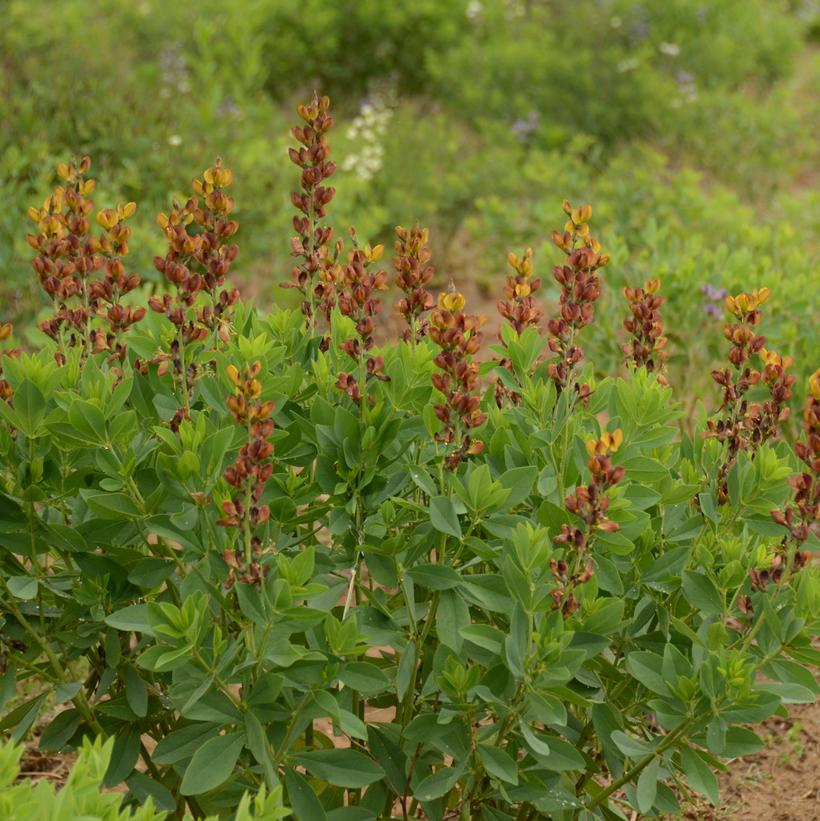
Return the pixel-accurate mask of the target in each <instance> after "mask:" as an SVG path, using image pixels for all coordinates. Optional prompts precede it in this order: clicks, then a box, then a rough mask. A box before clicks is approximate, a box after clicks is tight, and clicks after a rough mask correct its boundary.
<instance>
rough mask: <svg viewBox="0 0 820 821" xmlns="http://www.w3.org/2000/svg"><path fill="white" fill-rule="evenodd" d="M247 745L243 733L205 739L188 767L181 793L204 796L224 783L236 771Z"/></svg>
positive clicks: (183, 778)
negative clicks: (237, 763) (240, 754)
mask: <svg viewBox="0 0 820 821" xmlns="http://www.w3.org/2000/svg"><path fill="white" fill-rule="evenodd" d="M244 745H245V734H244V733H226V734H225V735H218V736H216V737H215V738H211V739H209V740H208V741H206V742H205V743H204V744H203V745H202V746H201V747H199V748H198V749H197V751H196V752H195V753H194V757H193V758H192V759H191V763H190V764H189V765H188V766H187V767H186V768H185V775H184V776H183V777H182V784H181V785H180V787H179V791H180V793H182V795H202V793H205V792H208V791H209V790H213V789H215V788H216V787H218V786H219V785H220V784H224V783H225V782H226V781H227V780H228V779H229V778H230V777H231V775H232V774H233V771H234V768H235V767H236V762H237V761H238V760H239V753H241V752H242V747H243V746H244Z"/></svg>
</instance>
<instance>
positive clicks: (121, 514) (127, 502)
mask: <svg viewBox="0 0 820 821" xmlns="http://www.w3.org/2000/svg"><path fill="white" fill-rule="evenodd" d="M80 495H81V496H82V497H83V499H85V503H86V504H87V505H88V507H89V508H90V509H91V511H92V512H93V513H96V514H97V515H98V516H99V517H100V518H101V519H111V520H113V521H121V520H123V519H138V518H139V517H140V516H141V515H142V514H141V513H140V511H139V510H138V509H137V506H136V505H135V504H134V503H133V502H132V501H131V498H130V497H129V496H126V495H125V494H124V493H107V492H105V491H97V490H81V491H80Z"/></svg>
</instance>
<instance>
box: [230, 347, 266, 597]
mask: <svg viewBox="0 0 820 821" xmlns="http://www.w3.org/2000/svg"><path fill="white" fill-rule="evenodd" d="M261 370H262V364H261V362H254V363H253V365H246V366H245V368H244V370H243V371H240V370H239V369H238V368H237V367H236V366H235V365H229V366H228V368H227V374H228V379H229V380H230V382H231V384H232V385H233V389H234V390H233V394H232V395H231V396H230V397H228V400H227V405H228V409H229V410H230V412H231V415H232V416H233V418H234V420H235V421H236V422H237V424H239V425H241V426H242V427H244V428H245V429H246V430H247V441H246V442H245V444H244V445H242V448H241V449H240V451H239V455H238V456H237V457H236V459H235V460H234V462H233V464H231V465H229V466H228V467H227V468H226V469H225V474H224V475H225V481H227V483H228V484H229V485H230V486H231V487H232V488H233V492H232V493H231V495H230V497H229V498H228V499H226V500H225V501H224V502H223V503H222V512H223V514H224V517H223V518H222V519H219V520H218V522H217V524H218V525H220V526H222V527H227V528H236V529H237V530H238V531H239V533H240V534H241V537H242V540H243V541H242V542H239V543H238V544H236V545H235V546H234V547H232V548H229V549H228V550H226V551H225V552H224V553H223V558H224V560H225V562H226V564H227V565H228V569H229V576H228V586H231V585H233V583H234V582H235V581H237V580H239V581H243V582H245V583H247V584H255V583H257V582H259V581H261V580H262V578H264V568H262V566H261V565H260V563H259V559H260V556H261V553H262V542H261V540H260V538H259V537H258V536H257V535H255V534H254V532H253V531H254V529H255V528H257V527H260V526H261V525H263V524H264V523H265V522H266V521H267V520H268V519H269V518H270V508H269V507H268V506H267V505H263V504H259V502H260V500H261V498H262V494H263V493H264V492H265V486H266V484H267V482H268V480H269V479H270V477H271V476H272V475H273V445H272V444H271V442H269V441H268V440H269V439H270V436H271V434H272V433H273V420H272V419H271V415H272V414H273V410H274V404H273V402H272V401H271V400H262V399H261V398H260V397H261V395H262V385H261V383H260V382H259V380H258V378H257V377H258V376H259V374H260V372H261Z"/></svg>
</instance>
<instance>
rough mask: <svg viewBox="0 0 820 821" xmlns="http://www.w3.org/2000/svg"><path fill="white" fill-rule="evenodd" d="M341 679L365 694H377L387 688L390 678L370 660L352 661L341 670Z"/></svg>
mask: <svg viewBox="0 0 820 821" xmlns="http://www.w3.org/2000/svg"><path fill="white" fill-rule="evenodd" d="M339 681H341V682H342V683H344V684H346V685H347V686H348V687H352V688H353V689H354V690H358V691H359V692H360V693H364V694H365V695H375V694H376V693H381V692H383V691H384V690H386V689H387V687H388V685H389V684H390V680H389V679H388V678H387V676H386V675H385V674H384V673H383V672H382V670H381V668H379V667H377V666H376V665H375V664H372V663H371V662H369V661H351V662H349V663H348V664H346V665H345V666H344V667H343V668H342V669H341V670H340V671H339Z"/></svg>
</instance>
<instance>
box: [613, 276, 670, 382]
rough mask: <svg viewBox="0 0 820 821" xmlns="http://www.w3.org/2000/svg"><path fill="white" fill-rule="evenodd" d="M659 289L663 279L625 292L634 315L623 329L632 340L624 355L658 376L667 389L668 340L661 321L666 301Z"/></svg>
mask: <svg viewBox="0 0 820 821" xmlns="http://www.w3.org/2000/svg"><path fill="white" fill-rule="evenodd" d="M660 288H661V281H660V279H650V280H647V281H646V282H645V283H644V286H643V288H624V296H625V297H626V300H627V302H628V303H629V310H630V313H631V316H629V317H627V318H626V319H625V320H624V328H626V330H627V331H628V332H629V333H630V334H631V336H632V338H631V339H630V341H629V342H627V343H626V345H624V353H625V354H626V357H627V361H628V362H631V363H632V364H633V365H635V366H636V367H644V368H646V370H647V372H648V373H653V372H654V373H656V374H657V375H658V382H660V383H661V384H662V385H667V384H669V383H668V382H667V380H666V376H665V375H664V373H663V363H664V360H665V359H666V350H665V348H666V337H665V336H664V335H663V320H662V319H661V310H660V309H661V305H663V297H662V296H661V295H660V294H659V293H658V291H660Z"/></svg>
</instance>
